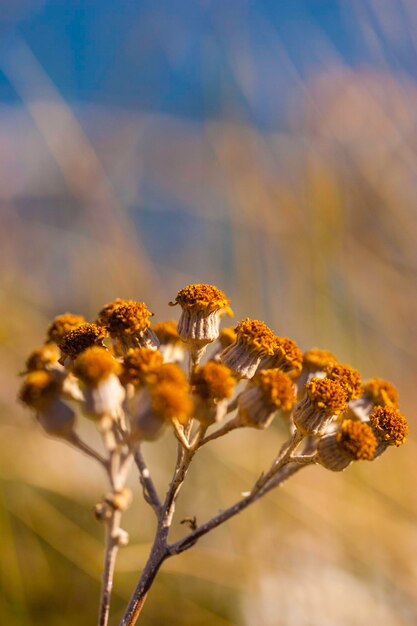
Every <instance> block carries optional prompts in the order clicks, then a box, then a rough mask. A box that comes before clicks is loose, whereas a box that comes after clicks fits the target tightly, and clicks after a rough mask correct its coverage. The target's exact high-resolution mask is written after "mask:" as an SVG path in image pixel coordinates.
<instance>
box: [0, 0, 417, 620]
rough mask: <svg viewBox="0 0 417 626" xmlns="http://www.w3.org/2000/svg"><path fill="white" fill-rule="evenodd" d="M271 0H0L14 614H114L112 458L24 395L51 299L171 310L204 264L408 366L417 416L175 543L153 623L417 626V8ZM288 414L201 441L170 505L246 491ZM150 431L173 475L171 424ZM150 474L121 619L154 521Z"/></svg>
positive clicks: (7, 616) (4, 339) (231, 289)
mask: <svg viewBox="0 0 417 626" xmlns="http://www.w3.org/2000/svg"><path fill="white" fill-rule="evenodd" d="M122 4H123V3H122ZM276 4H277V5H278V4H279V5H282V6H280V7H277V6H275V3H268V2H266V3H264V2H261V1H260V0H253V2H249V1H245V0H242V1H239V2H238V1H237V0H236V1H235V0H233V1H232V2H230V3H227V7H225V6H223V5H224V3H220V2H219V1H217V0H214V1H211V0H207V1H205V2H203V1H201V2H198V1H197V0H196V1H195V2H194V1H192V0H189V1H188V2H182V1H181V2H178V5H177V6H176V7H175V3H174V6H172V5H171V4H170V3H168V2H162V1H161V2H159V1H157V2H141V1H139V0H138V1H137V2H131V3H126V5H124V4H123V7H119V8H115V6H116V5H115V4H113V3H111V2H109V1H108V0H105V1H103V2H101V3H98V2H95V1H94V2H91V3H87V2H82V1H80V2H75V3H74V4H73V5H72V3H70V2H64V1H63V2H61V1H59V2H47V1H46V0H45V1H44V2H42V1H41V0H38V1H37V2H31V1H30V0H26V1H20V2H16V3H12V4H9V3H7V2H5V0H2V1H1V2H0V16H1V19H0V32H1V33H2V47H1V50H0V71H1V72H2V75H1V77H0V207H1V222H2V227H1V230H0V262H1V265H0V267H1V277H0V293H1V302H0V349H1V353H0V368H1V384H0V402H1V409H2V410H1V422H0V428H1V435H0V490H1V491H0V500H1V507H0V536H1V538H2V555H1V585H0V589H1V590H0V622H1V623H2V624H3V623H4V624H8V625H9V626H15V625H16V626H34V625H36V624H42V626H67V625H69V624H73V623H77V624H78V625H79V626H84V625H85V626H87V625H90V624H93V623H95V619H96V612H97V605H98V594H99V582H100V574H101V559H102V539H103V537H102V534H103V529H102V527H100V526H99V525H98V524H97V523H96V522H95V521H94V519H93V516H92V513H91V510H92V507H93V505H94V504H95V503H96V502H97V501H98V500H99V498H100V497H101V495H102V493H103V492H104V491H105V490H106V484H105V477H104V476H102V475H101V470H100V468H99V467H97V468H96V467H95V465H94V463H93V461H91V460H90V459H88V458H84V457H83V456H82V455H81V454H80V453H79V452H77V451H74V450H72V449H71V448H70V447H69V446H67V445H66V444H64V443H61V442H59V441H54V440H51V439H48V438H46V437H45V436H44V434H43V433H42V432H41V431H40V428H38V427H37V425H36V424H35V423H34V420H33V419H32V416H31V415H30V413H29V412H28V411H26V410H24V409H23V407H21V406H19V405H18V404H17V403H16V394H17V389H18V385H19V377H18V373H19V372H21V371H22V369H23V366H24V360H25V358H26V355H27V354H28V352H29V351H30V350H31V349H33V348H35V347H37V346H38V345H39V344H40V343H41V342H42V341H43V339H44V336H45V329H46V326H47V324H48V322H49V320H50V319H51V318H52V317H53V316H54V315H56V314H58V313H61V312H64V311H67V310H69V311H73V312H79V313H82V314H84V315H85V316H86V317H89V318H90V319H94V317H95V315H96V312H97V311H98V309H99V308H100V307H101V306H102V305H103V304H104V303H106V302H108V301H110V300H113V299H114V298H116V297H123V298H131V299H137V300H144V301H145V302H146V303H147V304H148V305H149V307H150V308H151V310H153V311H154V312H155V313H156V317H155V320H156V321H161V320H163V319H166V318H167V317H171V315H172V311H170V309H169V308H168V306H167V303H168V301H169V300H171V299H173V297H175V294H176V292H177V290H178V289H180V288H181V287H182V286H184V285H185V284H187V283H190V282H209V283H213V284H216V285H218V286H219V287H220V288H221V289H223V290H224V291H225V292H226V293H227V294H228V296H229V297H230V298H231V300H232V306H233V308H234V310H235V315H236V320H239V319H241V318H243V317H246V316H250V317H255V318H258V319H263V320H265V321H266V322H267V323H268V324H269V325H270V326H271V327H272V328H274V329H275V330H276V331H277V332H278V333H279V334H281V335H288V336H289V337H291V338H293V339H295V340H296V341H297V342H298V343H299V345H300V346H301V347H302V348H303V349H308V348H310V347H312V346H320V347H323V348H326V349H328V350H331V351H332V352H333V353H335V354H336V355H337V356H338V357H339V358H340V360H341V361H346V362H349V363H350V364H351V365H353V366H354V367H357V368H358V369H359V370H360V371H361V372H362V374H363V377H364V378H367V377H370V376H380V377H384V378H388V379H389V380H391V381H392V382H393V383H394V384H395V385H396V386H397V387H398V389H399V391H400V401H401V402H400V408H401V409H402V411H403V412H404V414H405V415H406V416H407V417H408V419H409V422H410V430H411V433H410V437H409V441H408V442H407V444H406V446H405V447H404V448H400V449H399V450H395V449H394V450H389V451H388V452H387V453H386V454H384V455H383V456H382V457H381V458H380V459H379V460H378V461H377V462H375V463H372V464H368V463H363V464H360V463H358V464H357V465H355V466H354V467H351V468H349V469H348V470H347V471H346V472H345V473H343V474H341V475H339V474H332V473H330V472H326V471H325V470H324V469H321V468H319V467H314V468H309V469H306V470H305V471H304V472H300V474H299V475H297V476H296V477H294V478H293V479H292V480H291V481H290V482H288V483H286V484H285V485H284V486H283V487H282V489H280V490H279V491H276V492H272V493H271V494H270V495H268V496H267V497H266V498H265V499H264V500H262V501H261V502H259V503H258V504H256V505H255V506H254V507H253V508H251V509H249V510H248V511H246V512H244V513H243V514H242V515H240V516H238V517H236V518H235V519H233V520H232V521H231V522H229V523H228V524H227V525H226V526H224V527H221V528H220V529H218V530H216V531H215V532H214V533H212V534H210V535H208V536H207V537H205V538H203V539H202V540H201V541H200V542H199V544H198V545H197V546H196V547H194V548H193V550H191V551H190V552H187V553H185V554H183V555H181V556H179V557H177V558H175V559H171V560H170V561H168V562H166V563H165V565H164V567H163V570H162V572H161V574H160V576H159V577H158V579H157V582H156V584H155V586H154V588H153V590H152V592H151V594H150V597H149V601H148V604H147V606H146V609H145V611H144V613H143V618H142V621H143V625H144V626H146V625H149V626H150V625H165V624H167V625H168V624H169V625H172V626H206V625H214V626H217V625H218V626H227V625H229V626H232V625H234V626H258V625H259V626H327V625H328V626H333V625H335V624H338V625H340V626H359V625H360V626H362V625H363V624H366V623H370V622H371V621H372V623H378V624H379V625H380V626H409V625H411V624H417V560H416V558H415V554H416V552H417V519H416V515H417V493H416V489H415V479H414V475H415V466H414V462H415V457H416V439H415V437H416V428H415V420H414V411H415V401H416V397H415V388H416V383H417V380H416V363H417V356H416V355H417V350H416V349H417V344H416V313H417V307H416V305H417V290H416V280H415V278H416V271H417V236H416V234H417V230H416V218H417V211H416V195H417V194H416V186H417V182H416V181H417V132H416V129H417V73H416V71H415V67H417V64H416V56H417V35H416V33H417V30H416V25H417V7H416V5H415V3H413V2H412V1H411V0H409V1H406V0H401V1H400V2H394V0H392V1H391V0H381V1H379V2H377V1H376V0H367V1H366V2H356V1H352V2H350V3H345V2H343V1H342V0H341V1H340V2H339V1H335V2H330V0H327V2H326V1H322V0H317V1H316V0H304V1H301V0H294V2H283V3H276ZM83 432H84V434H85V437H86V438H90V440H92V441H93V440H94V433H93V430H92V429H91V427H90V425H89V424H87V423H86V424H83ZM283 436H284V431H283V430H282V429H281V428H280V425H279V424H278V423H277V424H275V425H273V427H271V428H270V429H269V430H267V431H266V432H236V433H232V434H231V435H230V436H229V437H228V438H226V439H224V440H221V441H218V442H217V441H216V442H214V443H213V444H211V445H210V446H209V447H207V449H204V450H203V451H202V452H201V454H200V456H199V457H198V458H197V460H196V461H195V464H194V467H193V469H192V472H191V474H190V478H189V484H188V485H187V487H186V489H185V490H184V494H183V496H182V498H181V500H180V504H179V507H178V514H177V519H181V517H184V515H193V514H196V515H197V518H198V520H199V521H203V520H204V519H206V518H207V517H209V516H211V514H214V513H215V512H216V511H217V510H218V509H219V508H224V507H226V506H227V505H228V504H229V503H232V502H233V501H234V500H235V499H236V498H237V497H238V496H239V494H240V492H241V491H244V490H246V489H247V488H248V487H249V486H250V485H251V484H252V483H253V481H254V479H255V478H256V477H257V475H258V474H259V472H260V471H261V470H262V469H264V468H265V467H266V466H267V465H268V461H269V460H270V459H271V458H272V457H273V455H274V452H275V451H276V450H277V448H278V446H279V444H280V441H282V439H283ZM145 454H146V456H147V458H148V459H149V464H150V466H151V468H152V469H153V471H154V474H155V477H156V481H157V483H158V486H159V487H160V489H161V490H163V489H164V487H165V485H166V484H167V482H168V478H169V476H170V472H171V468H172V466H173V462H174V445H173V442H172V441H170V438H169V436H166V437H165V438H164V440H163V441H162V442H158V443H155V444H153V445H147V446H146V447H145ZM131 486H132V488H133V489H134V491H135V496H136V498H135V501H134V505H133V506H132V508H131V509H130V510H129V512H128V513H127V514H126V520H125V524H124V526H125V528H126V529H127V530H128V531H129V532H130V534H131V543H130V545H129V546H128V547H127V548H125V549H123V550H122V551H121V553H120V556H119V563H118V568H117V575H116V581H115V592H114V600H113V608H114V615H113V623H117V616H118V615H119V614H120V612H121V610H122V608H123V606H124V604H125V602H126V600H127V599H128V597H129V596H130V593H131V591H132V588H133V586H134V583H135V580H136V578H137V575H138V572H139V570H140V567H141V565H142V564H143V563H144V560H145V558H146V554H147V552H148V550H149V547H150V542H151V540H152V535H153V524H154V520H153V517H152V514H151V512H149V511H148V510H147V508H146V505H145V504H144V503H143V501H142V498H141V495H140V490H139V485H138V481H137V478H136V476H135V475H134V473H132V476H131ZM176 532H177V533H180V532H183V528H182V527H180V526H178V527H177V528H176Z"/></svg>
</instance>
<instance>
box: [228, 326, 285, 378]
mask: <svg viewBox="0 0 417 626" xmlns="http://www.w3.org/2000/svg"><path fill="white" fill-rule="evenodd" d="M235 332H236V341H235V342H234V343H232V344H231V345H230V346H229V347H228V348H226V349H225V350H224V351H223V352H222V353H221V355H220V360H221V361H222V362H223V363H224V364H225V365H227V366H228V367H230V369H231V370H233V371H234V372H235V373H236V375H237V376H239V377H241V378H252V376H253V375H254V374H255V372H256V370H257V368H258V366H259V364H260V362H261V360H262V358H263V357H267V356H273V354H274V348H275V339H276V338H275V335H274V333H273V332H272V330H271V329H270V328H269V327H268V326H267V325H266V324H264V322H260V321H259V320H251V319H245V320H243V321H242V322H239V324H238V325H237V326H236V328H235Z"/></svg>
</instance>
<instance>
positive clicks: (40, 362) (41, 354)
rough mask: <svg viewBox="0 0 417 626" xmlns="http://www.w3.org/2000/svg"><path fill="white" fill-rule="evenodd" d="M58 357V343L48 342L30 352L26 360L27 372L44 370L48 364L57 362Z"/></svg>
mask: <svg viewBox="0 0 417 626" xmlns="http://www.w3.org/2000/svg"><path fill="white" fill-rule="evenodd" d="M58 358H59V350H58V346H57V345H56V343H46V344H45V345H43V346H41V347H40V348H37V349H36V350H33V352H31V353H30V354H29V356H28V358H27V360H26V372H35V371H36V370H44V369H46V368H47V367H48V365H53V364H54V363H56V362H57V361H58Z"/></svg>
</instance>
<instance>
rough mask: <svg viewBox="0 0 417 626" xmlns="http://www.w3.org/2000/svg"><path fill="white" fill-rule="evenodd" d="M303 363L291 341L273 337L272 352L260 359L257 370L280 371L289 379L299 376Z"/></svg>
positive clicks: (297, 349)
mask: <svg viewBox="0 0 417 626" xmlns="http://www.w3.org/2000/svg"><path fill="white" fill-rule="evenodd" d="M302 363H303V353H302V352H301V350H300V349H299V347H298V346H297V344H296V343H295V341H293V340H292V339H288V338H287V337H275V342H274V352H273V354H272V355H271V356H265V357H263V358H262V360H261V362H260V364H259V369H275V368H277V369H280V370H282V371H283V372H286V373H287V374H288V375H289V376H290V377H291V378H294V377H297V376H299V374H300V372H301V368H302Z"/></svg>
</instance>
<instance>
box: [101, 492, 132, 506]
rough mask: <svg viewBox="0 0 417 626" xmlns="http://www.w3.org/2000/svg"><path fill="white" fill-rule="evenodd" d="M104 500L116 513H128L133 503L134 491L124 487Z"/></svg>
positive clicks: (109, 494)
mask: <svg viewBox="0 0 417 626" xmlns="http://www.w3.org/2000/svg"><path fill="white" fill-rule="evenodd" d="M104 500H105V502H107V504H109V505H110V506H111V507H112V508H113V509H114V510H116V511H127V509H128V508H129V507H130V505H131V503H132V491H131V490H130V489H129V488H128V487H123V488H122V489H119V490H118V491H116V492H113V491H111V492H110V493H108V494H106V496H105V498H104Z"/></svg>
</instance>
